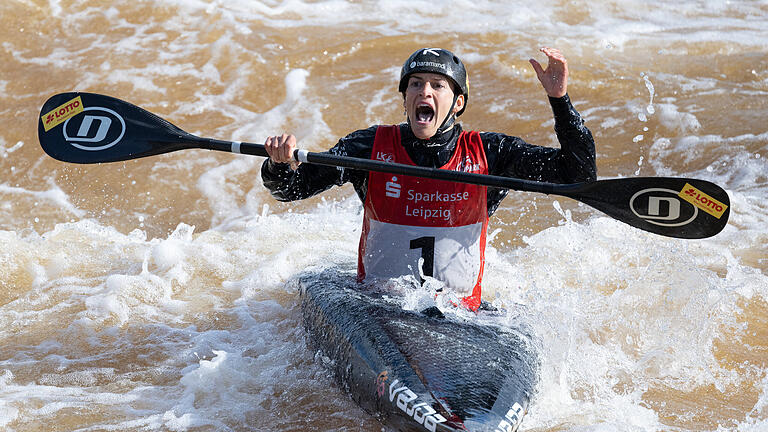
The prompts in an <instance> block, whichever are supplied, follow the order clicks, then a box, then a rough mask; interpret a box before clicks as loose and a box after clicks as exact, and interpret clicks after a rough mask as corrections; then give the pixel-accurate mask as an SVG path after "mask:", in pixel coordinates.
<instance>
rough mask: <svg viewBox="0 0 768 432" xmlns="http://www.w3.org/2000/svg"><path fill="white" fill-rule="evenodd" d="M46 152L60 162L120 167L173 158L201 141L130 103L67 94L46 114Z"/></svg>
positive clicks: (41, 135) (42, 134) (41, 131)
mask: <svg viewBox="0 0 768 432" xmlns="http://www.w3.org/2000/svg"><path fill="white" fill-rule="evenodd" d="M37 134H38V139H39V140H40V145H41V146H42V147H43V150H44V151H45V152H46V153H47V154H48V155H49V156H51V157H53V158H54V159H58V160H60V161H64V162H74V163H81V164H90V163H100V162H116V161H123V160H128V159H135V158H139V157H144V156H151V155H157V154H161V153H168V152H172V151H175V150H180V149H184V148H194V147H196V146H195V145H194V144H192V143H193V142H194V140H195V138H196V137H194V136H193V135H190V134H188V133H186V132H184V131H183V130H181V129H179V128H177V127H176V126H174V125H172V124H171V123H169V122H167V121H165V120H163V119H162V118H160V117H158V116H156V115H155V114H152V113H150V112H148V111H145V110H143V109H141V108H139V107H137V106H135V105H132V104H130V103H128V102H125V101H122V100H120V99H116V98H113V97H110V96H104V95H99V94H93V93H75V92H72V93H61V94H57V95H55V96H52V97H51V98H50V99H48V101H46V102H45V104H43V108H42V109H41V110H40V121H39V123H38V128H37Z"/></svg>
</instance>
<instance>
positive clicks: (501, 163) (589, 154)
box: [480, 95, 597, 214]
mask: <svg viewBox="0 0 768 432" xmlns="http://www.w3.org/2000/svg"><path fill="white" fill-rule="evenodd" d="M549 103H550V105H551V106H552V112H553V114H554V117H555V134H556V135H557V140H558V141H559V142H560V148H559V149H558V148H553V147H543V146H536V145H532V144H528V143H526V142H525V141H524V140H522V139H521V138H518V137H513V136H509V135H504V134H500V133H493V132H483V133H481V134H480V136H481V138H482V141H483V145H484V147H485V153H486V158H487V160H488V167H489V172H490V174H493V175H500V176H505V177H514V178H520V179H525V180H535V181H542V182H550V183H576V182H588V181H594V180H595V179H596V178H597V166H596V164H595V141H594V139H593V138H592V133H591V132H590V131H589V129H587V127H586V126H585V125H584V120H583V119H582V118H581V115H580V114H579V113H578V112H577V111H576V109H575V108H574V107H573V105H572V104H571V101H570V98H569V97H568V95H565V96H563V97H561V98H549ZM507 193H508V191H506V190H503V189H493V190H489V191H488V198H489V199H488V204H489V206H488V211H489V214H490V213H492V212H493V211H495V210H496V208H497V207H498V205H499V203H500V202H501V200H502V199H503V198H504V197H505V196H506V195H507Z"/></svg>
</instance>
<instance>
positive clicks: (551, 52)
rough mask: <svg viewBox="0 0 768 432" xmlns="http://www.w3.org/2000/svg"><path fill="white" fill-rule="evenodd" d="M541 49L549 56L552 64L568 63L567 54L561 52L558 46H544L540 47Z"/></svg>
mask: <svg viewBox="0 0 768 432" xmlns="http://www.w3.org/2000/svg"><path fill="white" fill-rule="evenodd" d="M539 51H541V52H543V53H544V55H546V56H547V58H548V59H549V62H550V64H552V62H558V63H562V64H564V65H565V64H568V61H567V60H565V56H564V55H563V53H562V52H560V50H559V49H557V48H550V47H542V48H541V49H539Z"/></svg>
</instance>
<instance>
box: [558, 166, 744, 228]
mask: <svg viewBox="0 0 768 432" xmlns="http://www.w3.org/2000/svg"><path fill="white" fill-rule="evenodd" d="M565 195H566V196H570V197H572V198H574V199H577V200H579V201H582V202H584V203H586V204H588V205H590V206H592V207H594V208H596V209H598V210H600V211H602V212H604V213H605V214H607V215H609V216H611V217H613V218H615V219H618V220H620V221H623V222H625V223H627V224H629V225H631V226H633V227H636V228H639V229H642V230H645V231H650V232H652V233H656V234H660V235H663V236H667V237H677V238H685V239H700V238H706V237H712V236H714V235H715V234H717V233H719V232H720V231H722V230H723V228H725V225H726V224H727V223H728V216H729V215H730V211H731V209H730V204H731V201H730V199H729V198H728V194H727V193H726V192H725V191H724V190H723V189H722V188H721V187H720V186H718V185H716V184H714V183H711V182H708V181H706V180H698V179H689V178H674V177H635V178H620V179H608V180H599V181H596V182H593V183H582V184H579V185H578V189H577V190H574V191H572V192H569V193H568V194H565Z"/></svg>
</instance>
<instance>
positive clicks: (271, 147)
mask: <svg viewBox="0 0 768 432" xmlns="http://www.w3.org/2000/svg"><path fill="white" fill-rule="evenodd" d="M264 148H265V149H266V150H267V154H268V155H269V158H270V159H271V160H272V162H274V163H287V164H291V168H293V169H296V167H298V165H299V164H298V162H296V161H295V160H294V159H293V152H294V150H296V137H295V136H293V135H288V134H282V135H280V136H271V137H268V138H267V140H266V141H265V142H264Z"/></svg>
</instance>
